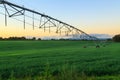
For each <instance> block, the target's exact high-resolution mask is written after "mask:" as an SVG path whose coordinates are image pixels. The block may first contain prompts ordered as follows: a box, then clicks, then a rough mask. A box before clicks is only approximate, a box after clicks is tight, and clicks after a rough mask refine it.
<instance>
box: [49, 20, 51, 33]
mask: <svg viewBox="0 0 120 80" xmlns="http://www.w3.org/2000/svg"><path fill="white" fill-rule="evenodd" d="M50 32H51V31H50V22H49V33H50Z"/></svg>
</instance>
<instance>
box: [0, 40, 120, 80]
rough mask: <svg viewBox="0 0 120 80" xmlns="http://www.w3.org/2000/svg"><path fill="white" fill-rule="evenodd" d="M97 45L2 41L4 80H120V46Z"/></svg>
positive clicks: (0, 64)
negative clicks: (97, 46)
mask: <svg viewBox="0 0 120 80" xmlns="http://www.w3.org/2000/svg"><path fill="white" fill-rule="evenodd" d="M95 45H96V43H95V42H92V41H0V76H1V80H2V79H4V80H5V79H10V80H16V79H18V80H19V79H22V80H23V79H25V80H26V79H27V78H28V80H40V79H41V80H80V79H81V80H90V79H91V80H102V79H115V80H119V79H117V78H120V77H119V75H120V43H113V42H111V43H110V44H105V47H103V46H101V47H100V48H96V47H95ZM83 46H87V48H83ZM33 78H34V79H33ZM37 78H39V79H37ZM84 78H85V79H84Z"/></svg>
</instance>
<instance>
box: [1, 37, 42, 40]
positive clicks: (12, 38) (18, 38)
mask: <svg viewBox="0 0 120 80" xmlns="http://www.w3.org/2000/svg"><path fill="white" fill-rule="evenodd" d="M0 40H36V37H33V38H26V37H8V38H2V37H0ZM37 40H41V38H38V39H37Z"/></svg>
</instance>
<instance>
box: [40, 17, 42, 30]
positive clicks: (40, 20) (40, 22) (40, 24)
mask: <svg viewBox="0 0 120 80" xmlns="http://www.w3.org/2000/svg"><path fill="white" fill-rule="evenodd" d="M41 24H42V16H41V17H40V24H39V28H41Z"/></svg>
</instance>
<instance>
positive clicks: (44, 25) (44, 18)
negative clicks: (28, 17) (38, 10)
mask: <svg viewBox="0 0 120 80" xmlns="http://www.w3.org/2000/svg"><path fill="white" fill-rule="evenodd" d="M44 23H45V18H44ZM45 30H46V29H45V24H44V32H45Z"/></svg>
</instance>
